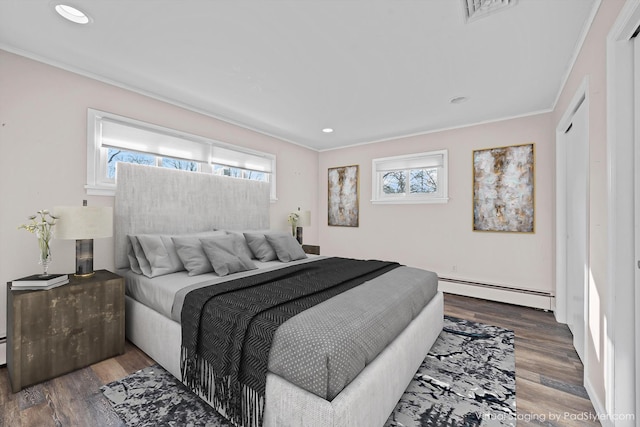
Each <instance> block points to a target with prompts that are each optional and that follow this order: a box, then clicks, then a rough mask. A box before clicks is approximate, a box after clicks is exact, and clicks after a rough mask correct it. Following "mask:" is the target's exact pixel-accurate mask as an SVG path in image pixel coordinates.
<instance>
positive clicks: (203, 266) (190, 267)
mask: <svg viewBox="0 0 640 427" xmlns="http://www.w3.org/2000/svg"><path fill="white" fill-rule="evenodd" d="M172 240H173V244H174V245H175V247H176V252H178V257H180V261H182V264H184V268H185V269H186V270H187V271H188V273H187V274H188V275H189V276H197V275H198V274H204V273H211V272H212V271H213V267H212V266H211V263H210V262H209V259H208V258H207V255H206V254H205V253H204V249H202V243H200V238H198V237H194V236H189V237H187V236H181V237H173V238H172Z"/></svg>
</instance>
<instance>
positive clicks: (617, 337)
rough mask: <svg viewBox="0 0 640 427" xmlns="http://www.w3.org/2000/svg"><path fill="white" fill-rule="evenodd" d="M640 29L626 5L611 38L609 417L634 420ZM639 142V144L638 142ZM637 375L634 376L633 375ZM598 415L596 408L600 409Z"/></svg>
mask: <svg viewBox="0 0 640 427" xmlns="http://www.w3.org/2000/svg"><path fill="white" fill-rule="evenodd" d="M639 25H640V2H637V1H627V2H626V3H625V5H624V6H623V8H622V10H621V12H620V14H619V15H618V18H617V19H616V21H615V23H614V24H613V27H612V28H611V30H610V32H609V35H608V36H607V47H606V49H607V118H608V119H607V189H608V191H607V193H608V194H607V196H608V200H607V207H608V210H607V228H608V242H607V249H608V251H607V253H608V256H607V281H608V283H609V288H610V289H611V291H610V293H609V294H608V298H607V300H608V301H607V313H606V318H605V325H606V333H607V345H606V348H605V350H606V351H605V369H606V372H605V389H606V390H607V393H606V397H605V399H606V402H604V404H605V408H606V412H607V413H608V414H611V415H622V414H626V415H628V414H635V416H636V418H637V417H638V415H640V414H639V413H638V410H640V408H638V407H637V406H636V401H637V396H638V394H640V389H637V387H640V384H638V382H637V380H636V379H635V378H636V377H637V376H638V372H636V368H637V365H638V361H637V358H638V356H639V355H638V354H637V352H636V345H635V341H636V336H637V333H638V331H635V329H636V328H635V324H636V322H637V319H636V314H635V310H636V300H637V298H638V295H636V292H635V285H634V281H635V257H634V248H635V235H634V233H629V230H633V229H634V217H633V216H634V188H633V187H634V183H633V181H634V179H629V178H630V177H633V176H634V151H635V149H634V137H635V135H634V133H635V129H634V128H635V125H634V120H635V119H634V115H633V110H634V94H633V80H634V78H633V57H634V54H633V44H634V43H633V42H632V41H630V38H631V36H632V35H633V33H634V31H635V29H636V28H638V26H639ZM638 137H640V135H638ZM635 139H637V138H635ZM629 372H635V375H629ZM596 409H597V408H596ZM603 425H615V426H626V425H629V426H633V425H635V421H631V420H624V419H623V420H617V421H615V422H614V421H611V419H610V418H607V420H606V421H603Z"/></svg>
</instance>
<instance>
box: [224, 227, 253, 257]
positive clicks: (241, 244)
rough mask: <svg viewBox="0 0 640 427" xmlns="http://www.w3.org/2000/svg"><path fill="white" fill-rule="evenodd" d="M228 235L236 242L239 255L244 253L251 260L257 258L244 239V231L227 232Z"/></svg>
mask: <svg viewBox="0 0 640 427" xmlns="http://www.w3.org/2000/svg"><path fill="white" fill-rule="evenodd" d="M227 234H228V235H229V236H232V237H233V238H234V239H235V240H236V241H235V242H234V243H235V244H236V247H237V249H238V252H239V253H242V254H243V255H245V256H247V257H249V258H255V257H254V255H253V252H251V248H250V247H249V244H248V243H247V241H246V239H245V238H244V234H242V231H234V230H227Z"/></svg>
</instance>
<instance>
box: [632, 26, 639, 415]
mask: <svg viewBox="0 0 640 427" xmlns="http://www.w3.org/2000/svg"><path fill="white" fill-rule="evenodd" d="M639 39H640V37H638V36H636V38H635V39H634V43H633V45H634V49H633V50H634V53H633V56H634V83H633V86H634V92H635V97H634V110H635V118H634V120H635V126H634V128H635V129H634V135H635V138H634V139H635V144H634V145H635V149H634V151H635V162H634V163H635V164H634V175H635V194H634V214H633V218H634V222H635V224H634V229H635V246H636V250H635V255H636V256H635V262H636V265H635V292H634V294H635V316H634V317H635V329H636V331H635V337H636V340H635V342H636V354H635V359H636V408H635V409H636V413H635V415H636V416H637V417H638V416H640V40H639Z"/></svg>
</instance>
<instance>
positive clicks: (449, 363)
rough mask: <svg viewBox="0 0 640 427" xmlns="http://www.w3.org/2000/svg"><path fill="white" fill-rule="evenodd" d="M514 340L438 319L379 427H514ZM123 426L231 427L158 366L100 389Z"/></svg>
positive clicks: (491, 328)
mask: <svg viewBox="0 0 640 427" xmlns="http://www.w3.org/2000/svg"><path fill="white" fill-rule="evenodd" d="M513 342H514V334H513V332H512V331H509V330H507V329H502V328H498V327H495V326H489V325H484V324H480V323H475V322H470V321H467V320H461V319H456V318H452V317H445V321H444V329H443V331H442V333H441V334H440V336H439V337H438V339H437V340H436V342H435V344H434V345H433V347H432V348H431V351H429V354H427V357H426V358H425V360H424V362H423V363H422V365H421V366H420V369H419V370H418V372H417V373H416V375H415V376H414V378H413V380H412V381H411V383H410V384H409V386H408V388H407V390H406V392H405V393H404V395H403V396H402V398H401V399H400V402H398V405H397V406H396V408H395V409H394V411H393V413H392V414H391V416H390V417H389V419H388V420H387V422H386V423H385V427H419V426H420V427H431V426H432V427H462V426H464V427H473V426H515V425H516V421H515V420H516V403H515V392H516V383H515V356H514V350H513ZM100 389H101V390H102V393H103V394H104V396H105V397H106V398H107V400H108V401H109V402H110V403H111V405H112V407H113V409H114V410H115V412H116V413H117V414H118V415H119V416H120V418H121V419H122V420H123V421H124V423H125V424H126V425H127V426H160V425H162V426H194V427H195V426H207V427H222V426H224V427H226V426H231V424H230V423H228V422H227V421H226V420H225V419H224V418H223V417H222V416H220V415H219V414H218V413H217V412H215V411H214V410H213V409H212V408H211V407H210V406H209V405H208V404H207V403H205V402H204V401H202V400H201V399H200V398H199V397H197V396H196V395H194V394H193V393H191V392H190V391H189V390H187V388H186V387H185V386H184V385H183V384H182V383H181V382H179V381H178V380H177V379H175V378H174V377H173V376H172V375H171V374H169V373H168V372H166V371H165V370H164V369H163V368H161V367H160V366H158V365H154V366H151V367H148V368H145V369H142V370H140V371H138V372H135V373H134V374H132V375H129V376H128V377H126V378H124V379H122V380H118V381H114V382H112V383H110V384H107V385H105V386H102V387H101V388H100Z"/></svg>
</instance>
